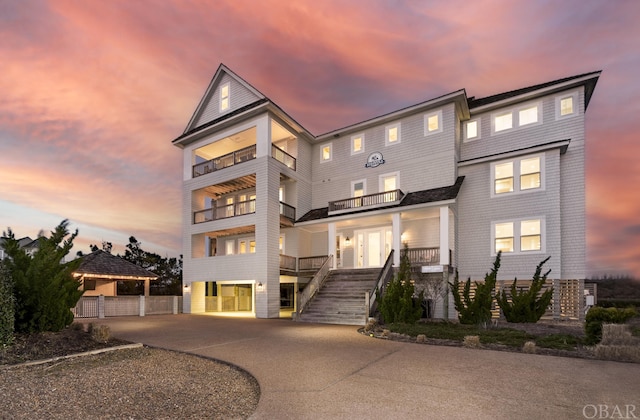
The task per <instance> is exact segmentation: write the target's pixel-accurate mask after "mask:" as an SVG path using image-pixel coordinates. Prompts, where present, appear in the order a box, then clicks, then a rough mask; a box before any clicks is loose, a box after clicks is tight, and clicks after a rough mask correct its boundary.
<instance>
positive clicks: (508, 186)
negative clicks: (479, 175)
mask: <svg viewBox="0 0 640 420" xmlns="http://www.w3.org/2000/svg"><path fill="white" fill-rule="evenodd" d="M543 168H544V155H535V156H523V157H520V158H514V159H511V160H508V161H501V162H494V163H492V164H491V183H492V190H491V195H492V196H499V195H502V194H507V193H519V192H525V191H535V190H540V189H544V176H543Z"/></svg>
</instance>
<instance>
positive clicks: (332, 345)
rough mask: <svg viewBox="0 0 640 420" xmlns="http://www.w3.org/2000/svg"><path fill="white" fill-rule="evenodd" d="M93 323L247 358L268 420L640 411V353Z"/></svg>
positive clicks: (264, 325) (153, 320)
mask: <svg viewBox="0 0 640 420" xmlns="http://www.w3.org/2000/svg"><path fill="white" fill-rule="evenodd" d="M92 322H95V323H99V324H106V325H109V327H110V328H111V331H112V334H113V335H114V336H116V337H118V338H122V339H125V340H130V341H134V342H141V343H144V344H147V345H151V346H157V347H162V348H166V349H172V350H180V351H184V352H188V353H193V354H198V355H203V356H207V357H212V358H215V359H219V360H224V361H227V362H230V363H233V364H235V365H237V366H240V367H242V368H243V369H245V370H247V371H248V372H250V373H251V374H252V375H253V376H254V377H255V378H256V379H257V380H258V382H259V383H260V388H261V397H260V403H259V404H258V408H257V411H256V413H255V414H254V416H253V417H254V418H256V419H327V418H331V419H334V418H344V419H347V418H348V419H397V418H402V419H413V418H416V419H417V418H421V419H425V418H426V419H583V418H611V417H610V416H611V415H612V414H614V413H616V412H615V411H614V410H616V409H618V410H619V411H620V412H621V414H622V415H625V416H626V417H620V416H618V417H613V418H634V417H632V416H631V415H627V413H630V414H633V415H635V416H636V417H637V418H640V365H638V364H630V363H618V362H605V361H595V360H583V359H573V358H563V357H552V356H538V355H526V354H520V353H508V352H498V351H489V350H473V349H464V348H457V347H440V346H430V345H424V344H413V343H400V342H392V341H386V340H380V339H374V338H370V337H367V336H362V335H360V334H358V333H357V328H356V327H350V326H340V325H316V324H304V323H294V322H292V321H290V320H283V319H269V320H263V319H244V318H226V317H225V318H223V317H216V316H211V315H187V314H181V315H162V316H147V317H122V318H108V319H104V320H98V321H92ZM636 407H637V409H636ZM625 410H626V411H625ZM634 410H635V411H634ZM605 411H606V413H608V417H604V414H605Z"/></svg>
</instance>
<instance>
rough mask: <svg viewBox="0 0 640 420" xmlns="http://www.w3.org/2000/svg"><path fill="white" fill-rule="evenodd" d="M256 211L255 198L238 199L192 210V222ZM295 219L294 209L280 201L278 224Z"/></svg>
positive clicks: (290, 224)
mask: <svg viewBox="0 0 640 420" xmlns="http://www.w3.org/2000/svg"><path fill="white" fill-rule="evenodd" d="M255 212H256V200H255V199H253V200H246V201H239V202H237V203H233V204H228V205H223V206H213V207H211V208H209V209H204V210H198V211H194V212H193V223H194V224H197V223H205V222H211V221H213V220H220V219H226V218H229V217H235V216H243V215H245V214H252V213H255ZM295 219H296V209H295V207H292V206H290V205H288V204H286V203H283V202H280V225H282V226H292V225H293V222H294V220H295Z"/></svg>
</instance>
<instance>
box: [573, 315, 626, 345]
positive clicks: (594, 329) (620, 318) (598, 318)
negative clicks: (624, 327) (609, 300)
mask: <svg viewBox="0 0 640 420" xmlns="http://www.w3.org/2000/svg"><path fill="white" fill-rule="evenodd" d="M637 314H638V313H637V312H636V310H635V309H633V308H624V309H619V308H601V307H598V306H594V307H593V308H591V309H589V312H587V316H586V317H585V327H584V328H585V333H586V336H587V337H586V340H585V341H586V343H587V344H596V343H599V342H600V340H601V339H602V324H605V323H606V324H624V323H625V322H627V321H628V320H630V319H631V318H633V317H634V316H636V315H637Z"/></svg>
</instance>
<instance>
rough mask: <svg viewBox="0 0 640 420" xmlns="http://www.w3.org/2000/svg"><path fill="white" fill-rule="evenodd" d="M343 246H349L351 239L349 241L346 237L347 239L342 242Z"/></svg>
mask: <svg viewBox="0 0 640 420" xmlns="http://www.w3.org/2000/svg"><path fill="white" fill-rule="evenodd" d="M344 244H345V245H346V246H349V245H351V239H349V237H348V236H347V239H345V240H344Z"/></svg>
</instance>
